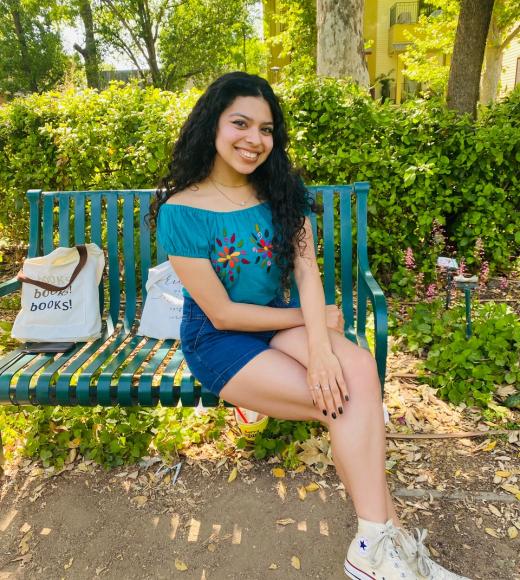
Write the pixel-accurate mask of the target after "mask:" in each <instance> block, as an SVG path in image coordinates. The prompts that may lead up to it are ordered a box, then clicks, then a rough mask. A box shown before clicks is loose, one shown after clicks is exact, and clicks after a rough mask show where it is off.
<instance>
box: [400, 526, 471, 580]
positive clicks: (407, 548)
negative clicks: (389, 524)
mask: <svg viewBox="0 0 520 580" xmlns="http://www.w3.org/2000/svg"><path fill="white" fill-rule="evenodd" d="M398 534H399V535H398V542H399V546H400V548H401V549H400V550H399V551H400V552H402V555H403V558H404V559H405V560H406V562H407V563H408V565H409V566H410V568H411V569H412V570H413V572H414V573H415V574H416V577H417V578H418V580H470V579H469V578H466V577H465V576H458V575H457V574H454V573H453V572H450V571H449V570H446V568H443V567H442V566H441V565H440V564H437V562H434V561H433V560H432V559H431V558H430V552H429V550H428V548H427V547H426V546H425V545H424V540H425V539H426V535H427V534H428V532H427V531H426V530H419V529H417V528H416V529H415V532H414V534H409V533H407V532H405V531H404V530H402V529H399V531H398Z"/></svg>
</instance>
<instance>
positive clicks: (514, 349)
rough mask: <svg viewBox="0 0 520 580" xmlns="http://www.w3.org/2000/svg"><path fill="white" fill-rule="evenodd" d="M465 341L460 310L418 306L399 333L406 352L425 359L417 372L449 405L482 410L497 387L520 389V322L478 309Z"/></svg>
mask: <svg viewBox="0 0 520 580" xmlns="http://www.w3.org/2000/svg"><path fill="white" fill-rule="evenodd" d="M472 331H473V333H472V336H471V337H470V338H469V339H466V318H465V307H464V305H458V306H456V307H454V308H452V309H450V310H447V311H446V310H444V309H443V305H442V304H441V302H440V301H436V302H433V303H431V304H419V305H418V306H417V307H416V308H415V310H414V311H413V313H412V315H411V319H410V321H409V322H407V323H406V324H404V325H403V326H402V327H401V328H400V329H399V331H398V335H399V336H400V337H402V340H403V343H404V345H405V347H406V349H407V350H409V351H411V352H414V353H419V354H421V355H423V356H424V357H425V360H424V362H423V364H422V366H421V368H422V369H423V370H425V371H427V372H428V373H429V374H427V375H426V379H427V380H428V382H429V383H430V384H431V386H433V387H435V388H437V389H439V395H440V396H442V397H443V398H445V399H448V400H450V401H451V402H452V403H455V404H458V403H461V402H463V403H466V404H467V405H479V406H486V405H487V404H488V403H490V402H491V400H492V396H493V392H494V391H495V389H496V387H497V386H500V385H519V384H520V362H519V360H518V353H519V352H520V321H519V320H518V317H517V316H516V315H515V313H514V312H513V311H512V310H511V309H509V308H508V307H507V306H506V305H505V304H499V303H493V302H487V303H482V304H476V305H474V307H473V312H472Z"/></svg>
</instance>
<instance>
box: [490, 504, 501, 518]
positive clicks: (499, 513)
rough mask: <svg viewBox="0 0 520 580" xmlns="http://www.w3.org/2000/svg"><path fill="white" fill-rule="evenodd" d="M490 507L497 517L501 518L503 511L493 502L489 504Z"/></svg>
mask: <svg viewBox="0 0 520 580" xmlns="http://www.w3.org/2000/svg"><path fill="white" fill-rule="evenodd" d="M488 509H489V511H490V512H491V513H492V514H493V515H494V516H496V517H497V518H501V517H502V513H501V512H500V510H499V509H498V508H496V507H495V506H494V505H493V504H489V505H488Z"/></svg>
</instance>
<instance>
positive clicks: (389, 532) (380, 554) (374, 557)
mask: <svg viewBox="0 0 520 580" xmlns="http://www.w3.org/2000/svg"><path fill="white" fill-rule="evenodd" d="M398 534H399V532H398V530H397V528H396V527H395V526H394V525H393V523H392V520H388V522H386V524H385V527H384V529H383V530H382V531H381V533H380V534H379V537H378V538H377V540H375V541H374V542H373V543H372V545H371V546H370V548H369V551H368V557H369V560H370V563H371V564H372V565H373V566H376V567H377V566H379V565H380V564H381V562H382V561H383V559H384V557H385V555H387V554H388V555H390V557H391V558H392V559H393V560H394V565H395V567H396V568H402V566H401V558H400V557H399V554H398V552H397V550H396V549H395V544H394V540H395V539H396V538H397V537H398ZM401 576H402V577H403V578H406V576H407V575H406V573H405V572H404V570H403V572H402V573H401Z"/></svg>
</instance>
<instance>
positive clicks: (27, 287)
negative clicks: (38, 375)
mask: <svg viewBox="0 0 520 580" xmlns="http://www.w3.org/2000/svg"><path fill="white" fill-rule="evenodd" d="M84 247H85V249H86V262H85V264H84V266H83V267H82V268H81V269H80V270H79V273H77V277H76V278H75V279H74V280H73V282H72V283H71V284H70V285H69V282H70V280H71V278H72V276H73V274H74V271H75V270H76V269H77V267H78V264H79V262H80V255H79V249H77V248H76V247H73V248H65V247H59V248H56V249H55V250H54V251H53V252H51V253H50V254H47V255H46V256H39V257H37V258H28V259H27V260H25V262H24V264H23V268H22V272H20V274H19V276H20V275H23V277H25V278H28V279H30V280H31V281H32V282H34V283H31V282H28V281H25V282H23V284H22V309H21V311H20V312H19V313H18V315H17V317H16V320H15V321H14V325H13V329H12V332H11V334H12V336H13V338H16V339H18V340H21V341H29V342H83V341H88V340H93V339H95V338H99V336H101V314H100V312H99V292H98V287H99V283H100V281H101V276H102V275H103V269H104V267H105V257H104V255H103V251H102V250H101V249H100V248H99V247H98V246H97V245H96V244H85V246H84ZM23 277H21V278H20V279H21V280H22V281H23V279H24V278H23ZM38 283H43V284H44V285H47V286H49V285H51V287H56V288H57V289H55V290H50V289H48V288H47V289H46V288H42V287H40V286H38V285H37V284H38ZM60 288H61V289H60Z"/></svg>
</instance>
